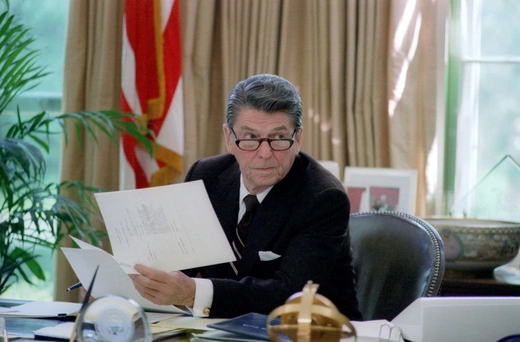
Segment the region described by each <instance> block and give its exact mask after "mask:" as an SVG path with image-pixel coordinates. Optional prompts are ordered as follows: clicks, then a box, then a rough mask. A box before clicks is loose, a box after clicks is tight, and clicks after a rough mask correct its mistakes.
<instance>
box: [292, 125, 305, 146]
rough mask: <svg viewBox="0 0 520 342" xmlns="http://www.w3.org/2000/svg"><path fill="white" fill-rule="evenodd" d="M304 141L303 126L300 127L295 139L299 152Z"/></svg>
mask: <svg viewBox="0 0 520 342" xmlns="http://www.w3.org/2000/svg"><path fill="white" fill-rule="evenodd" d="M302 141H303V127H300V128H299V129H298V133H297V134H296V139H295V142H294V143H295V144H296V147H297V148H298V152H300V147H301V146H302Z"/></svg>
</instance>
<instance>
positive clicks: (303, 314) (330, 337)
mask: <svg viewBox="0 0 520 342" xmlns="http://www.w3.org/2000/svg"><path fill="white" fill-rule="evenodd" d="M318 287H319V285H318V284H313V283H312V281H309V282H308V283H307V284H306V285H305V286H304V287H303V291H302V292H298V293H295V294H294V295H292V296H291V297H289V299H287V301H286V302H285V304H284V305H281V306H279V307H277V308H276V309H274V310H273V311H272V312H271V313H270V314H269V316H268V317H267V331H268V333H269V337H270V338H271V340H272V341H275V342H278V341H282V339H280V337H278V336H279V335H285V336H287V337H289V338H290V339H291V340H292V341H296V342H310V341H313V342H314V341H327V342H334V341H339V340H340V339H342V338H344V337H352V336H354V338H356V329H355V328H354V326H353V325H352V324H351V323H350V321H349V319H348V318H347V317H345V316H344V315H342V314H341V313H340V312H339V310H338V309H337V308H336V306H335V305H334V304H333V303H332V302H331V301H330V300H329V299H328V298H326V297H324V296H322V295H320V294H317V293H316V292H317V291H318ZM277 317H280V324H272V323H273V320H274V319H275V318H277ZM344 325H345V326H346V327H347V328H348V330H343V326H344Z"/></svg>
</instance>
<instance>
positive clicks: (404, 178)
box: [343, 166, 417, 215]
mask: <svg viewBox="0 0 520 342" xmlns="http://www.w3.org/2000/svg"><path fill="white" fill-rule="evenodd" d="M343 183H344V185H345V190H346V191H347V194H348V196H349V198H350V212H351V213H352V214H353V213H359V212H366V211H400V212H403V213H407V214H411V215H415V200H416V197H417V170H404V169H390V168H370V167H351V166H347V167H345V177H344V181H343Z"/></svg>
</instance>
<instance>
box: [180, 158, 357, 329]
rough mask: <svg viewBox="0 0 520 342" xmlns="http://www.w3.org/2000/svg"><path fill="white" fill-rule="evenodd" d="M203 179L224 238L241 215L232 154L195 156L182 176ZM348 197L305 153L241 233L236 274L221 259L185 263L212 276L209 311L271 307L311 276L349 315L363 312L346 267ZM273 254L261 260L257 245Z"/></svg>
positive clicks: (230, 314) (221, 313)
mask: <svg viewBox="0 0 520 342" xmlns="http://www.w3.org/2000/svg"><path fill="white" fill-rule="evenodd" d="M198 179H202V180H203V181H204V185H205V186H206V189H207V192H208V194H209V198H210V200H211V203H212V205H213V207H214V209H215V212H216V214H217V216H218V219H219V221H220V224H221V225H222V228H223V229H224V231H225V233H226V235H227V238H228V240H229V241H230V242H231V241H232V240H233V235H234V232H235V227H236V225H237V219H238V208H239V190H240V170H239V166H238V163H237V162H236V159H235V157H234V156H233V155H231V154H223V155H219V156H215V157H210V158H206V159H202V160H199V161H198V162H196V163H195V164H194V165H193V166H192V167H191V168H190V170H189V171H188V174H187V176H186V181H194V180H198ZM349 212H350V203H349V200H348V197H347V195H346V193H345V191H344V188H343V185H342V184H341V182H340V181H339V180H338V179H337V178H336V177H334V176H333V175H332V174H331V173H329V172H328V171H326V170H325V169H324V168H323V167H321V165H320V164H319V163H318V162H317V161H316V160H314V159H312V158H311V157H310V156H308V155H307V154H305V153H299V154H298V155H297V156H296V159H295V162H294V165H293V166H292V168H291V170H290V172H289V173H288V174H287V176H286V177H285V178H284V179H282V180H281V181H280V182H279V183H277V184H276V185H275V186H274V187H273V188H272V189H271V191H270V192H269V194H268V195H267V196H266V198H265V199H264V200H263V201H262V203H261V204H260V206H259V208H258V210H257V212H256V214H255V216H254V218H253V222H252V225H251V227H250V232H249V236H248V237H247V240H246V241H245V250H244V253H243V257H242V260H241V261H240V262H241V264H240V268H239V273H238V275H235V274H234V272H233V270H232V268H231V266H230V265H229V264H228V263H226V264H219V265H214V266H208V267H203V268H200V269H197V270H194V269H192V270H187V271H185V272H186V273H187V274H188V275H190V276H194V275H195V274H196V273H198V272H200V274H201V275H202V277H204V278H209V279H211V281H212V283H213V287H214V294H213V303H212V306H211V315H210V316H211V317H234V316H238V315H241V314H244V313H247V312H259V313H265V314H268V313H269V312H271V311H272V310H273V309H275V308H276V307H278V306H279V305H282V304H284V303H285V301H286V300H287V299H288V298H289V297H290V296H291V295H292V294H294V293H296V292H300V291H302V289H303V287H304V285H305V284H306V283H307V281H308V280H312V281H313V282H314V283H316V284H319V289H318V293H321V294H322V295H324V296H325V297H327V298H328V299H330V300H331V301H332V302H333V303H334V304H335V305H336V306H337V307H338V309H339V310H340V311H341V312H342V313H343V314H344V315H346V316H347V317H349V318H350V319H356V320H357V319H360V318H361V314H360V313H359V311H358V307H357V300H356V292H355V286H354V274H353V270H352V267H351V261H352V259H351V251H350V235H349V232H348V220H349ZM260 251H271V252H273V253H276V254H278V255H281V257H280V258H277V259H275V260H272V261H261V260H260V258H259V254H258V252H260Z"/></svg>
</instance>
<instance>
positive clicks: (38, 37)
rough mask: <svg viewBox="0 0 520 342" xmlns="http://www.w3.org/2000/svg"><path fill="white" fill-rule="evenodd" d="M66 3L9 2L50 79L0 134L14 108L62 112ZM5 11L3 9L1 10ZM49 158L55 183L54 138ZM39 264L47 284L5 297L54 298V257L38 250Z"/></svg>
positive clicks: (24, 97) (24, 99) (25, 98)
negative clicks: (37, 51) (32, 37)
mask: <svg viewBox="0 0 520 342" xmlns="http://www.w3.org/2000/svg"><path fill="white" fill-rule="evenodd" d="M68 6H69V2H68V1H63V0H47V1H41V2H38V3H37V5H36V3H35V2H34V1H29V0H17V1H10V2H9V11H10V13H11V14H14V15H15V16H16V20H18V21H19V22H20V23H22V24H24V25H25V26H26V27H27V28H30V29H31V33H32V35H33V36H34V39H35V42H34V43H33V45H32V48H33V49H38V50H39V51H40V52H39V64H40V65H42V66H46V67H47V71H48V72H50V75H48V76H46V77H45V78H43V79H42V80H41V82H40V84H39V85H38V86H36V87H35V88H33V89H31V90H30V91H28V92H26V93H24V94H21V95H20V96H19V97H18V98H17V99H15V101H13V102H12V103H11V107H10V108H9V111H8V112H6V113H4V114H5V115H2V116H0V134H5V132H2V127H3V126H4V124H6V123H9V122H13V121H14V120H16V117H15V113H16V112H15V111H16V106H19V108H20V111H21V113H22V115H33V114H36V113H40V112H42V111H44V110H45V111H48V112H49V113H51V114H58V113H60V112H61V97H62V87H63V60H64V50H65V37H66V26H67V15H68ZM0 9H1V10H2V11H4V9H5V5H3V6H0ZM51 145H52V149H51V154H50V155H48V157H47V167H48V169H47V174H46V176H47V178H48V179H49V180H54V181H58V179H59V170H60V156H61V149H60V145H61V137H60V136H59V135H57V136H56V137H55V141H53V142H52V143H51ZM39 254H40V255H41V257H40V262H41V263H42V266H43V267H44V268H45V274H46V278H47V281H46V282H45V283H44V284H42V283H41V281H39V280H37V279H34V282H35V284H36V286H32V285H30V284H27V283H25V282H19V283H17V284H15V285H13V286H12V287H11V288H9V290H7V292H6V293H5V294H4V296H5V297H8V298H21V299H35V300H52V299H53V296H54V255H51V253H50V251H48V250H45V249H41V250H40V253H39Z"/></svg>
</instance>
